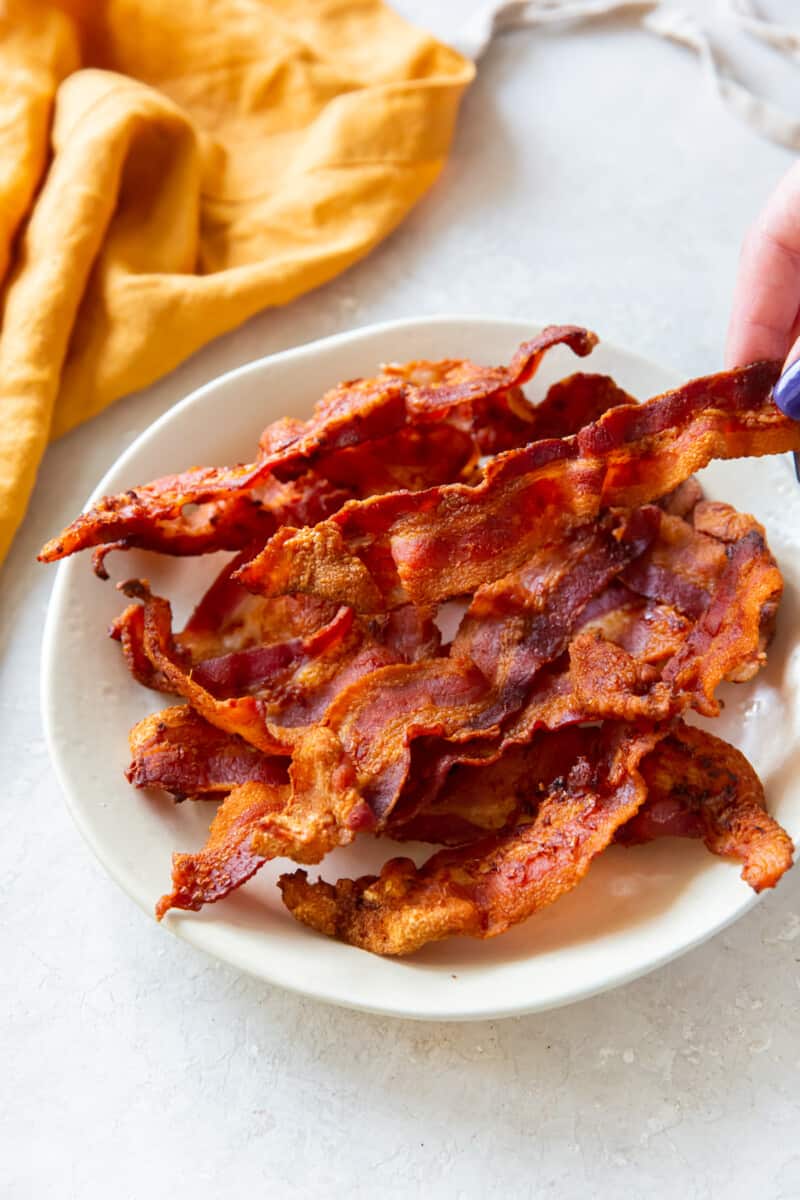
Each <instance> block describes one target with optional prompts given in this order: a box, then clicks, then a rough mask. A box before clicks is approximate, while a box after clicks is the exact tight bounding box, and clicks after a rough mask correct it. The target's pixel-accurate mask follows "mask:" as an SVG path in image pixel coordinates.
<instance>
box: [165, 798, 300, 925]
mask: <svg viewBox="0 0 800 1200" xmlns="http://www.w3.org/2000/svg"><path fill="white" fill-rule="evenodd" d="M286 791H287V789H286V788H285V787H273V786H269V785H266V784H258V783H244V784H242V785H241V787H238V788H234V790H233V791H232V792H231V793H230V795H229V796H228V797H227V798H226V800H225V801H224V803H223V804H221V805H220V807H219V808H218V809H217V813H216V816H215V817H214V820H213V821H212V822H211V830H210V832H209V837H208V841H207V843H206V845H205V847H204V848H203V849H202V850H200V851H199V852H198V853H197V854H175V855H173V858H172V881H173V891H172V892H170V893H169V894H168V895H166V896H162V897H161V899H160V900H159V902H158V904H157V905H156V917H157V918H158V920H159V921H160V920H161V918H162V917H163V916H164V914H165V913H166V912H168V911H169V909H170V908H183V909H189V910H192V911H195V912H196V911H197V910H198V909H200V908H202V907H203V905H204V904H213V903H214V901H215V900H221V899H222V898H223V897H224V896H227V895H229V894H230V893H231V892H232V891H234V890H235V889H236V888H238V887H241V885H242V884H243V883H246V882H247V880H248V879H251V878H252V877H253V875H255V873H256V871H257V870H258V869H259V867H261V866H263V863H264V859H263V858H261V857H260V855H258V854H254V853H253V851H252V849H251V847H250V843H251V838H252V828H253V823H254V822H255V821H259V820H263V819H264V817H266V816H267V815H268V814H269V813H270V812H272V811H273V810H275V809H279V808H280V807H281V805H282V804H283V803H284V801H285V796H286Z"/></svg>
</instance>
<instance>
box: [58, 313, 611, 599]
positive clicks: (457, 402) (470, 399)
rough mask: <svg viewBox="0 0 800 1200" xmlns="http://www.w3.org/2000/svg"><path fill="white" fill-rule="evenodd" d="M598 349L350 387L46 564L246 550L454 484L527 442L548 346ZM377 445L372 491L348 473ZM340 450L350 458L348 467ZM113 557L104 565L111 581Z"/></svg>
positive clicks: (145, 500)
mask: <svg viewBox="0 0 800 1200" xmlns="http://www.w3.org/2000/svg"><path fill="white" fill-rule="evenodd" d="M596 342H597V338H596V336H595V335H594V334H593V333H589V332H588V331H587V330H585V329H580V328H578V327H577V326H571V325H564V326H550V327H549V328H547V329H545V330H544V331H543V332H542V333H541V334H540V335H539V336H538V337H535V338H533V339H531V341H529V342H526V343H524V344H523V345H522V346H521V347H520V348H519V350H518V351H517V353H516V354H515V356H514V358H513V359H512V362H511V364H510V366H509V367H497V368H494V367H478V366H476V365H475V364H472V363H461V364H458V367H459V369H458V370H457V371H456V370H451V371H448V372H446V373H445V375H444V377H443V378H442V379H441V380H440V381H439V382H438V383H436V384H434V385H431V384H428V383H424V384H421V385H405V384H404V383H403V382H402V381H398V380H397V379H392V378H387V377H378V378H376V379H362V380H355V381H353V382H350V383H343V384H340V385H339V386H338V387H337V388H335V389H334V390H333V391H332V392H330V393H328V394H327V395H326V396H324V397H323V399H322V400H321V401H320V403H319V404H318V406H317V409H316V410H315V412H314V415H313V416H312V417H311V418H310V419H309V420H308V421H298V420H296V419H294V418H290V417H287V418H283V419H282V420H279V421H276V422H274V424H272V425H270V426H269V427H268V428H267V429H266V430H265V431H264V433H263V434H262V436H261V440H260V443H259V455H258V458H257V459H256V461H255V462H254V463H247V464H244V465H240V466H236V467H220V468H214V467H193V468H191V469H190V470H188V471H184V472H183V473H182V474H180V475H169V476H166V477H164V478H163V479H157V480H155V481H154V482H153V483H150V484H145V485H143V486H141V487H137V488H132V489H130V490H128V491H127V492H123V493H121V494H120V495H117V496H107V497H105V498H104V499H103V500H101V501H100V502H99V503H98V504H96V505H95V506H94V507H93V508H92V509H90V510H89V511H88V512H86V513H82V514H81V516H79V517H78V518H77V519H76V520H75V521H73V522H72V524H71V525H69V526H68V527H67V528H66V529H65V530H64V531H63V533H61V534H60V535H59V536H58V537H57V538H53V539H52V540H51V541H50V542H48V543H47V545H45V546H44V547H43V548H42V550H41V552H40V554H39V559H40V561H42V562H52V561H54V560H56V559H59V558H64V557H66V556H67V555H69V554H74V553H75V552H76V551H78V550H83V549H86V548H88V547H92V546H99V545H105V544H107V543H114V545H113V546H111V545H109V546H108V550H109V551H110V550H111V549H119V548H123V547H124V548H130V547H133V546H138V547H143V548H145V549H150V550H158V551H160V552H161V553H164V554H205V553H208V552H209V551H212V550H239V549H241V548H242V547H243V546H245V545H247V544H249V543H250V542H252V541H253V540H254V539H255V538H259V537H260V539H261V541H262V543H263V541H264V540H266V538H267V537H269V536H270V535H271V534H272V533H274V532H275V530H276V529H277V528H279V527H280V526H281V525H283V524H286V523H289V522H291V523H293V524H294V525H300V526H302V525H306V524H314V523H315V522H317V521H319V520H322V519H323V518H324V517H325V516H327V515H328V514H329V513H331V512H333V511H334V510H335V509H336V508H338V507H339V506H340V505H341V504H342V503H343V502H344V501H345V500H346V499H347V498H348V496H350V495H352V494H353V488H355V492H356V494H358V495H369V494H370V492H371V490H373V489H374V488H376V487H378V488H381V489H383V488H384V487H397V486H402V487H409V486H414V485H416V486H418V487H425V488H427V487H430V486H431V485H435V484H442V483H447V482H450V481H451V480H452V479H457V478H459V477H460V476H461V475H463V474H464V473H465V472H466V471H467V470H468V469H469V467H471V465H472V463H473V462H474V459H475V455H476V453H477V451H478V450H485V449H487V448H490V447H491V446H492V445H493V444H494V443H496V442H497V440H498V439H499V440H500V442H501V443H502V442H503V427H504V425H507V424H509V423H510V424H511V425H513V426H514V435H513V437H512V438H511V444H517V443H518V441H519V440H520V431H519V429H518V428H517V426H518V425H519V422H520V421H521V420H522V421H523V423H524V421H525V420H528V419H529V414H530V411H531V406H530V405H528V404H527V401H524V400H523V399H521V396H522V393H521V392H520V391H519V388H520V386H521V384H523V383H524V382H526V381H527V380H529V379H530V378H531V377H532V375H533V374H534V373H535V371H536V370H537V368H538V366H539V363H540V362H541V360H542V357H543V356H544V354H545V353H546V352H547V351H548V350H549V349H551V348H552V347H553V346H556V345H560V344H564V345H567V346H569V347H570V348H571V349H572V350H573V351H574V353H575V354H578V355H586V354H588V353H590V351H591V350H592V349H593V347H594V346H595V344H596ZM451 366H453V364H451ZM437 425H439V426H444V429H438V430H437V429H436V428H435V427H436V426H437ZM417 426H422V427H424V431H425V433H426V434H427V440H426V437H420V436H417V430H416V427H417ZM370 442H375V443H376V445H375V453H374V455H373V457H372V464H371V469H370V471H368V472H367V476H366V478H365V480H364V485H363V487H362V485H361V481H360V478H359V476H358V475H357V474H354V475H352V476H351V477H350V478H349V480H348V470H347V468H348V465H349V466H350V467H351V468H352V467H356V469H358V468H359V467H364V461H363V460H362V459H359V458H358V457H357V456H356V457H355V459H354V457H353V448H354V447H361V446H363V445H364V444H365V443H370ZM340 452H341V453H342V454H343V456H344V457H343V459H342V461H341V462H337V461H336V456H337V454H339V453H340ZM362 458H363V456H362ZM381 458H382V459H383V465H382V466H381V467H380V470H379V471H378V468H379V460H380V459H381ZM392 464H394V466H392ZM320 466H323V467H327V469H328V470H330V471H332V473H333V476H335V478H337V479H340V480H342V479H345V480H348V485H349V486H348V489H347V491H343V490H342V489H341V488H339V487H337V486H336V485H335V484H334V483H332V482H330V481H329V480H328V479H327V478H325V476H324V474H321V473H320V470H319V468H320ZM312 468H313V469H312ZM364 470H366V468H365V467H364ZM376 471H378V478H377V479H376V478H375V472H376ZM104 557H105V554H104V553H101V554H100V555H99V556H98V557H97V558H96V560H95V566H96V570H97V572H98V574H101V576H102V575H104V574H105V568H104V566H103V559H104Z"/></svg>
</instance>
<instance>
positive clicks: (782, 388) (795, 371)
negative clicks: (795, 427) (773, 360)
mask: <svg viewBox="0 0 800 1200" xmlns="http://www.w3.org/2000/svg"><path fill="white" fill-rule="evenodd" d="M772 399H773V400H774V401H775V403H776V404H777V406H778V408H779V409H780V410H781V412H784V413H786V416H787V417H791V418H792V420H793V421H800V358H798V359H797V360H796V361H795V362H793V363H792V365H791V366H790V367H787V368H786V370H785V371H784V372H783V374H782V375H781V377H780V379H779V380H778V382H777V383H776V384H775V387H774V388H773V389H772Z"/></svg>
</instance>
